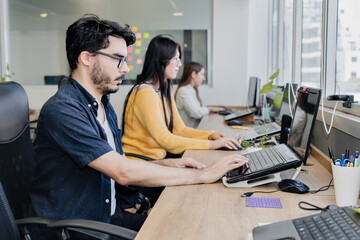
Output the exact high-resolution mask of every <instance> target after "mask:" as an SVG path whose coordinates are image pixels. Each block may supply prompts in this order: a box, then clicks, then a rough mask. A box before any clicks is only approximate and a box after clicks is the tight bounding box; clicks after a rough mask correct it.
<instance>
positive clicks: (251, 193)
mask: <svg viewBox="0 0 360 240" xmlns="http://www.w3.org/2000/svg"><path fill="white" fill-rule="evenodd" d="M332 181H333V179H332V178H331V180H330V182H329V184H328V185H327V186H322V187H321V188H319V189H318V190H310V191H309V193H310V194H315V193H318V192H322V191H326V190H328V189H329V188H330V187H332V186H334V185H331V183H332ZM290 187H292V186H288V187H284V188H279V189H276V190H273V191H268V192H266V191H254V192H246V193H243V194H241V197H250V196H252V195H253V194H254V193H274V192H278V191H281V190H284V189H286V188H290Z"/></svg>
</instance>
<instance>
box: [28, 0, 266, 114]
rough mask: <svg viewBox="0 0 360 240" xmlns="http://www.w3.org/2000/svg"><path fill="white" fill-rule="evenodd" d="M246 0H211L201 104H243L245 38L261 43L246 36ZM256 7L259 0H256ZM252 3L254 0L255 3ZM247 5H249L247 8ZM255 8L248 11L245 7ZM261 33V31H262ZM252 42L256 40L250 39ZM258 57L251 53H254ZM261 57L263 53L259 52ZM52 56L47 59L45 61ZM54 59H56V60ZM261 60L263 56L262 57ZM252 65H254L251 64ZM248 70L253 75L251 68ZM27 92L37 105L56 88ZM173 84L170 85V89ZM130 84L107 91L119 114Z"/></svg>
mask: <svg viewBox="0 0 360 240" xmlns="http://www.w3.org/2000/svg"><path fill="white" fill-rule="evenodd" d="M252 1H253V0H252ZM252 1H249V0H214V1H213V22H212V25H213V30H212V34H211V38H212V39H211V40H212V42H213V44H212V53H213V55H212V56H210V61H211V64H210V66H212V69H207V70H208V71H209V72H210V74H211V76H210V77H211V79H210V80H211V83H210V85H209V86H201V87H200V93H201V97H202V99H203V102H204V103H205V104H208V105H210V104H222V105H243V104H245V103H246V101H245V99H246V95H247V82H248V76H249V74H248V72H247V71H248V66H249V65H248V55H249V52H250V53H251V54H252V52H253V51H254V49H256V48H254V47H252V48H251V49H249V48H248V43H249V41H258V42H259V45H263V44H262V41H264V40H265V39H264V38H258V36H249V33H250V34H253V33H254V31H253V30H251V31H250V32H249V26H250V25H249V16H250V15H251V16H253V15H256V13H255V12H256V11H258V9H257V8H256V7H254V4H251V5H250V4H249V2H252ZM258 4H259V8H261V6H262V4H260V1H258ZM255 5H256V4H255ZM249 6H251V9H250V8H249ZM250 10H251V11H255V12H254V13H250V12H249V11H250ZM257 20H259V21H260V22H259V23H252V25H256V26H263V25H267V23H266V22H263V21H264V18H259V19H256V18H253V17H251V21H252V22H253V21H257ZM264 34H265V33H264ZM252 46H256V43H252ZM256 55H257V56H258V57H255V56H256ZM259 55H260V53H257V54H255V55H254V57H251V58H250V59H251V61H257V58H260V56H259ZM261 57H262V58H264V56H261ZM50 60H51V61H53V59H49V61H50ZM56 61H57V60H56ZM264 61H265V60H264ZM262 68H263V69H266V65H265V64H264V65H263V66H262V64H261V66H258V67H257V69H258V70H260V69H262ZM254 69H255V68H254ZM252 74H254V75H257V74H256V73H255V72H252ZM24 87H25V90H26V91H27V93H28V95H29V102H30V107H32V108H40V107H41V106H42V104H43V103H44V102H45V101H46V99H48V98H49V97H50V96H52V95H53V94H54V93H55V91H56V88H54V87H53V86H30V85H29V86H26V85H25V86H24ZM176 87H177V86H174V90H175V89H176ZM129 89H130V86H121V87H120V90H119V91H118V92H117V93H116V94H112V95H111V102H112V104H113V105H114V108H115V111H116V112H117V114H118V116H119V118H120V116H121V113H122V105H123V102H124V98H125V95H126V93H127V92H128V91H129Z"/></svg>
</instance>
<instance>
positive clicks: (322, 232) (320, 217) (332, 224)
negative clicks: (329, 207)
mask: <svg viewBox="0 0 360 240" xmlns="http://www.w3.org/2000/svg"><path fill="white" fill-rule="evenodd" d="M292 222H293V224H294V225H295V228H296V230H297V232H298V233H299V235H300V237H301V239H310V240H311V239H316V240H318V239H327V240H330V239H334V240H335V239H360V227H359V225H357V224H356V223H355V222H354V220H353V219H352V218H350V216H349V215H348V214H347V213H346V212H345V211H344V210H343V209H338V210H336V211H329V212H323V213H320V214H317V215H312V216H308V217H303V218H298V219H294V220H292Z"/></svg>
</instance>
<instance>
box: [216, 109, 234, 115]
mask: <svg viewBox="0 0 360 240" xmlns="http://www.w3.org/2000/svg"><path fill="white" fill-rule="evenodd" d="M231 113H232V110H231V109H230V108H226V109H225V110H222V111H219V115H223V116H226V115H229V114H231Z"/></svg>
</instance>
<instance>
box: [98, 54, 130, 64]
mask: <svg viewBox="0 0 360 240" xmlns="http://www.w3.org/2000/svg"><path fill="white" fill-rule="evenodd" d="M95 53H97V54H100V55H104V56H107V57H110V58H113V59H116V60H119V63H118V65H117V68H121V67H122V66H123V65H124V63H125V62H127V57H118V56H114V55H111V54H108V53H104V52H101V51H95Z"/></svg>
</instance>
